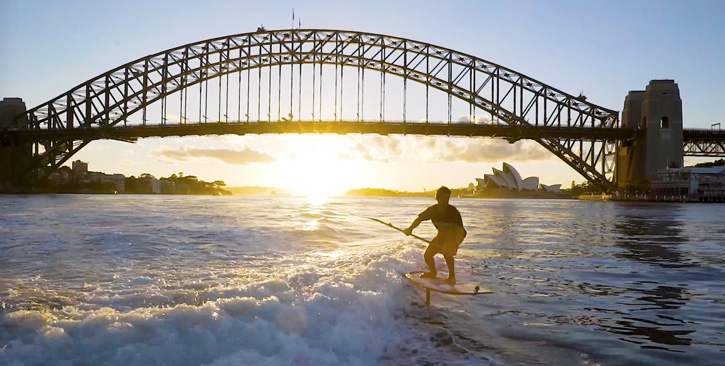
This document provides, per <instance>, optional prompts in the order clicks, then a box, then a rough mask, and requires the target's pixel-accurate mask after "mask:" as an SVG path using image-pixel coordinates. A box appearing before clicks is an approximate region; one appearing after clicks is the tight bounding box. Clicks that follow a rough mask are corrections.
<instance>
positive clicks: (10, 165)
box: [0, 98, 32, 192]
mask: <svg viewBox="0 0 725 366" xmlns="http://www.w3.org/2000/svg"><path fill="white" fill-rule="evenodd" d="M24 112H25V102H23V100H22V99H20V98H4V99H3V100H2V102H0V129H3V130H5V129H8V130H12V129H19V130H24V129H27V123H28V121H27V118H25V116H23V113H24ZM18 116H21V117H20V118H17V117H18ZM31 163H32V145H31V144H30V143H28V142H21V141H17V140H0V192H12V191H15V190H17V189H18V188H20V189H22V187H18V186H17V185H18V184H20V185H22V183H23V182H21V181H20V179H22V178H23V177H22V175H23V174H24V173H26V172H27V171H28V169H29V168H30V166H31Z"/></svg>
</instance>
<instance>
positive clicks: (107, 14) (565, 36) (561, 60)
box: [0, 0, 725, 192]
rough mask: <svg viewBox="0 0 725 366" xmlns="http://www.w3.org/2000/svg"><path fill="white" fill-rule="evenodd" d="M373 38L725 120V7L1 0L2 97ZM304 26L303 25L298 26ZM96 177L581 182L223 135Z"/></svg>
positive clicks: (484, 145)
mask: <svg viewBox="0 0 725 366" xmlns="http://www.w3.org/2000/svg"><path fill="white" fill-rule="evenodd" d="M293 8H294V9H295V15H296V17H297V18H299V19H301V22H302V28H327V29H345V30H359V31H369V32H374V33H382V34H388V35H394V36H399V37H404V38H410V39H415V40H419V41H424V42H428V43H433V44H437V45H441V46H444V47H448V48H452V49H454V50H457V51H461V52H465V53H470V54H473V55H476V56H478V57H481V58H483V59H485V60H489V61H492V62H495V63H499V64H502V65H505V66H507V67H509V68H512V69H514V70H517V71H519V72H521V73H524V74H526V75H528V76H530V77H533V78H535V79H537V80H540V81H542V82H544V83H547V84H550V85H552V86H554V87H556V88H559V89H562V90H564V91H567V92H569V93H571V94H578V93H579V92H584V94H586V95H587V96H588V98H589V99H588V100H589V101H591V102H593V103H595V104H598V105H601V106H604V107H607V108H612V109H615V110H621V109H622V104H623V101H624V97H625V95H626V94H627V92H628V91H629V90H639V89H643V88H644V87H645V86H646V85H647V83H648V82H649V80H650V79H664V78H667V79H674V80H675V81H676V82H677V83H678V84H679V86H680V92H681V96H682V100H683V109H684V116H683V117H684V124H685V127H690V128H691V127H699V128H709V127H710V125H711V124H712V123H715V122H723V123H724V124H725V120H724V119H723V117H722V116H723V115H725V110H723V108H724V107H723V105H725V21H723V19H725V2H723V1H722V0H716V1H702V0H698V1H601V2H593V1H584V2H582V1H536V2H534V1H497V2H493V1H445V2H444V1H306V2H301V1H297V2H295V1H257V2H252V1H203V2H201V1H178V0H176V1H33V0H30V1H28V0H23V1H16V0H3V1H2V2H0V97H22V98H23V99H24V100H25V103H26V104H27V106H28V108H32V107H34V106H36V105H38V104H39V103H42V102H44V101H47V100H48V99H50V98H53V97H55V96H57V95H59V94H62V93H63V92H65V91H67V90H68V89H70V88H72V87H74V86H76V85H78V84H80V83H82V82H84V81H85V80H88V79H90V78H92V77H94V76H96V75H98V74H101V73H103V72H105V71H107V70H109V69H112V68H114V67H117V66H119V65H122V64H124V63H126V62H129V61H132V60H134V59H137V58H139V57H143V56H146V55H149V54H152V53H155V52H158V51H161V50H165V49H168V48H172V47H175V46H179V45H182V44H186V43H191V42H195V41H199V40H203V39H207V38H213V37H218V36H224V35H230V34H238V33H245V32H252V31H254V30H256V28H257V27H258V26H259V25H261V24H264V26H265V27H266V28H267V29H283V28H290V27H291V26H292V19H291V17H292V9H293ZM296 25H297V24H295V26H296ZM73 159H74V160H75V159H82V160H84V161H88V162H90V169H91V170H99V171H106V172H109V173H114V172H116V173H124V174H126V175H132V174H133V175H138V174H140V173H145V172H148V173H152V174H154V175H156V176H168V175H170V174H172V173H175V172H180V171H183V172H184V173H185V174H194V175H197V176H199V177H200V178H201V179H205V180H216V179H222V180H224V181H226V182H227V183H228V184H229V185H233V186H240V185H273V186H278V187H289V188H295V187H303V189H306V190H310V189H313V188H312V187H317V189H322V190H330V191H337V192H339V191H341V190H345V189H349V188H358V187H387V188H396V189H409V190H420V189H422V188H428V189H431V188H436V187H438V186H440V185H441V184H445V185H449V186H453V187H461V186H465V185H467V184H468V183H469V182H473V181H474V178H476V177H482V176H483V174H484V173H489V172H491V167H500V166H501V163H502V162H503V161H507V162H511V163H512V164H513V165H514V166H515V167H517V168H518V170H519V171H520V173H521V174H522V176H524V177H528V176H539V177H540V178H541V182H542V183H546V184H554V183H563V184H564V185H565V186H568V185H569V184H571V181H572V180H576V181H577V182H581V181H583V178H582V177H581V176H579V175H578V174H577V173H576V172H574V170H572V169H571V168H569V167H568V166H567V165H565V164H564V163H562V162H560V161H559V160H558V159H556V158H555V157H553V156H551V155H550V154H549V153H548V152H546V151H544V150H542V149H541V148H539V147H537V146H535V145H534V144H531V143H530V142H519V143H517V144H514V145H509V144H507V143H506V142H502V141H499V140H492V139H445V138H423V137H403V136H397V137H395V136H394V137H380V136H372V135H371V136H350V137H342V136H328V135H323V136H309V135H305V136H296V135H283V136H271V135H267V136H243V137H238V136H222V137H188V138H164V139H161V138H149V139H143V140H140V141H139V142H138V143H137V144H125V143H121V142H113V141H96V142H93V143H91V144H90V145H89V146H88V147H86V148H84V149H83V150H81V152H79V153H78V154H77V155H75V156H74V158H73Z"/></svg>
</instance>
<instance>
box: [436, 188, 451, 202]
mask: <svg viewBox="0 0 725 366" xmlns="http://www.w3.org/2000/svg"><path fill="white" fill-rule="evenodd" d="M450 199H451V190H450V189H448V187H446V186H441V187H440V188H438V190H437V191H436V201H438V203H439V204H441V205H444V206H445V205H448V201H449V200H450Z"/></svg>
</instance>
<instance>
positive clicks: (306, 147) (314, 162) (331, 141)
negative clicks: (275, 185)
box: [281, 135, 361, 202]
mask: <svg viewBox="0 0 725 366" xmlns="http://www.w3.org/2000/svg"><path fill="white" fill-rule="evenodd" d="M346 142H347V141H345V139H343V138H341V137H340V136H328V135H304V136H299V138H298V139H294V140H293V143H294V144H295V149H294V153H293V154H292V155H291V156H290V157H289V158H288V159H287V160H286V161H284V162H283V163H282V164H281V165H282V169H283V171H284V173H283V174H284V179H285V180H286V181H285V185H286V186H288V187H290V188H291V189H292V191H294V192H295V194H298V195H302V196H308V197H310V198H311V199H313V198H314V201H315V202H321V201H322V200H323V199H324V197H330V196H337V195H342V194H344V193H345V191H347V190H349V189H352V188H355V185H356V184H359V183H356V182H359V180H360V178H361V177H360V176H359V169H356V167H357V165H358V163H357V162H356V161H353V160H349V159H343V158H341V157H340V154H341V153H342V152H344V151H346V149H347V145H346Z"/></svg>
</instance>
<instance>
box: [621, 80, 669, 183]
mask: <svg viewBox="0 0 725 366" xmlns="http://www.w3.org/2000/svg"><path fill="white" fill-rule="evenodd" d="M622 127H623V128H630V129H634V130H639V131H642V132H641V134H640V135H639V137H637V138H636V139H635V140H633V141H624V142H621V143H620V145H619V147H618V149H617V166H616V172H615V179H616V183H617V186H618V187H619V188H625V187H628V186H633V185H634V186H636V185H638V184H640V183H642V182H644V181H645V180H652V178H654V176H655V175H656V174H657V171H658V170H662V169H666V168H681V167H682V165H683V150H682V146H683V145H682V140H683V130H682V100H681V99H680V89H679V88H678V86H677V84H676V83H675V81H674V80H652V81H650V83H649V85H647V89H646V90H644V91H630V92H629V94H628V95H627V97H626V98H625V99H624V110H623V111H622Z"/></svg>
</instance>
